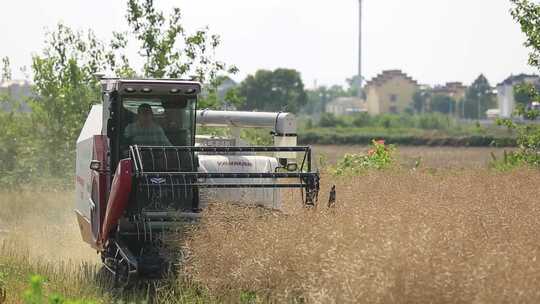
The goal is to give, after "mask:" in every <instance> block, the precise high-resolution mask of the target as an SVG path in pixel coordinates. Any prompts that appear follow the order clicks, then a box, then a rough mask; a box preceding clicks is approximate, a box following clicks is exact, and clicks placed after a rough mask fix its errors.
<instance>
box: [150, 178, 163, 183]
mask: <svg viewBox="0 0 540 304" xmlns="http://www.w3.org/2000/svg"><path fill="white" fill-rule="evenodd" d="M150 181H151V182H152V184H163V183H165V181H166V180H165V179H164V178H163V177H152V178H151V179H150Z"/></svg>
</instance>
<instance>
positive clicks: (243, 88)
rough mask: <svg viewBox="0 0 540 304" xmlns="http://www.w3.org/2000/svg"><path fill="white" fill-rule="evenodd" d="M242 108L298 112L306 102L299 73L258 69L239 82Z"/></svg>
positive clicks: (286, 70) (285, 70)
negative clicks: (242, 99) (242, 100)
mask: <svg viewBox="0 0 540 304" xmlns="http://www.w3.org/2000/svg"><path fill="white" fill-rule="evenodd" d="M238 92H239V94H240V95H241V96H242V97H244V98H245V100H246V101H245V104H244V106H243V109H245V110H258V111H289V112H295V113H296V112H298V110H299V109H300V108H301V107H302V106H304V105H305V104H306V102H307V94H306V92H305V90H304V83H303V82H302V78H301V76H300V73H299V72H298V71H296V70H292V69H276V70H274V71H268V70H258V71H257V72H256V73H255V75H248V76H247V77H246V79H245V80H244V81H242V83H241V84H240V87H239V91H238Z"/></svg>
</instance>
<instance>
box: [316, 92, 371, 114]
mask: <svg viewBox="0 0 540 304" xmlns="http://www.w3.org/2000/svg"><path fill="white" fill-rule="evenodd" d="M325 111H326V112H327V113H333V114H334V115H337V116H339V115H350V114H354V113H359V112H366V108H365V104H364V100H362V99H360V98H358V97H338V98H336V99H334V100H332V101H330V102H329V103H327V104H326V108H325Z"/></svg>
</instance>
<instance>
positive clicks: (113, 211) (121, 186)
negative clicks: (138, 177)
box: [101, 159, 132, 244]
mask: <svg viewBox="0 0 540 304" xmlns="http://www.w3.org/2000/svg"><path fill="white" fill-rule="evenodd" d="M131 175H132V162H131V159H122V160H121V161H120V162H119V163H118V167H117V169H116V173H115V174H114V179H113V182H112V185H111V193H110V195H109V200H108V203H107V211H106V213H105V219H104V221H103V226H102V230H101V244H105V242H106V241H107V239H108V238H109V233H110V232H111V230H113V229H114V228H115V227H116V225H117V224H118V220H119V219H120V217H121V216H122V214H123V213H124V211H125V210H126V207H127V205H128V201H129V195H130V193H131Z"/></svg>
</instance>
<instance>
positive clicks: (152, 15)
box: [115, 0, 237, 83]
mask: <svg viewBox="0 0 540 304" xmlns="http://www.w3.org/2000/svg"><path fill="white" fill-rule="evenodd" d="M126 18H127V22H128V25H129V33H115V37H116V38H117V41H118V44H119V45H120V46H122V47H125V45H126V43H127V41H129V37H130V36H129V34H132V35H133V37H134V38H135V40H136V43H137V44H138V46H139V54H140V55H141V56H142V57H143V59H144V66H143V71H142V76H144V77H153V78H196V79H197V80H199V81H201V82H205V83H207V82H208V83H210V82H213V81H215V80H216V78H217V76H218V74H219V73H220V72H223V71H227V72H230V73H235V72H236V71H237V69H236V67H234V66H231V67H229V68H227V65H226V64H225V63H224V62H222V61H219V60H216V59H215V57H214V56H213V55H214V52H215V50H216V48H217V47H218V46H219V45H220V43H221V39H220V37H219V36H218V35H216V34H211V33H210V32H209V30H208V28H207V27H205V28H203V29H200V30H198V31H196V32H195V33H191V34H190V33H188V32H187V31H186V29H185V28H184V26H183V25H182V14H181V10H180V8H178V7H174V8H173V10H172V12H171V13H170V15H169V16H168V17H165V14H164V13H163V12H162V11H160V10H157V9H156V8H155V6H154V1H153V0H128V10H127V15H126Z"/></svg>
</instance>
